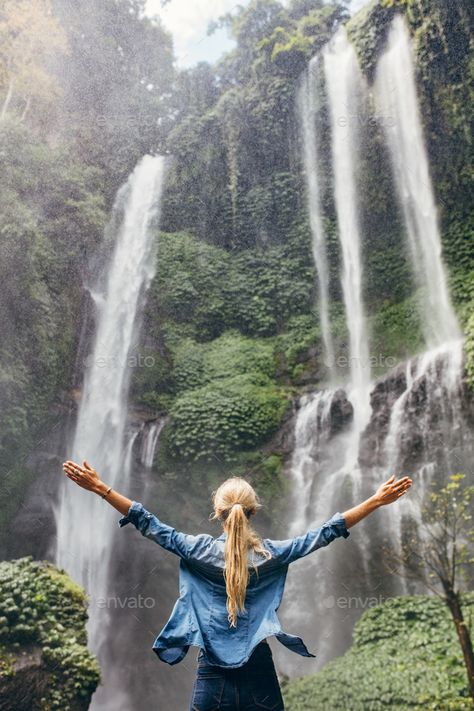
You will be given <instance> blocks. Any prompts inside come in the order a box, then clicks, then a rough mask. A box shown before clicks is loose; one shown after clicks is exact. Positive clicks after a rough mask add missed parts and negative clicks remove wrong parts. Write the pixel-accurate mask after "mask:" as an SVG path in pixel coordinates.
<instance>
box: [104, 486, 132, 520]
mask: <svg viewBox="0 0 474 711" xmlns="http://www.w3.org/2000/svg"><path fill="white" fill-rule="evenodd" d="M109 488H110V487H109V486H107V484H104V482H103V481H101V482H100V483H99V484H98V485H97V491H96V492H95V493H96V494H99V495H100V496H104V494H105V493H106V492H107V490H108V489H109ZM104 501H107V503H108V504H110V505H111V506H113V507H114V509H117V511H119V512H120V513H121V514H122V515H123V516H126V515H127V513H128V510H129V508H130V506H131V505H132V503H133V502H132V501H131V499H129V498H128V497H127V496H123V495H122V494H119V493H118V491H115V489H111V490H110V492H109V493H108V494H107V496H105V498H104Z"/></svg>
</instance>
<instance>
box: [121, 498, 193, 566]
mask: <svg viewBox="0 0 474 711" xmlns="http://www.w3.org/2000/svg"><path fill="white" fill-rule="evenodd" d="M118 523H119V526H120V527H122V526H126V525H127V524H128V523H133V525H134V526H135V528H136V529H137V530H138V531H140V533H141V534H142V536H145V538H149V539H150V540H152V541H154V542H155V543H158V545H160V546H162V547H163V548H165V549H166V550H168V551H171V553H175V554H176V555H178V556H180V557H181V558H188V557H189V555H190V553H191V552H192V550H193V548H194V546H195V544H196V541H197V539H198V536H192V535H190V534H187V533H182V532H181V531H176V529H174V528H173V527H172V526H169V525H168V524H166V523H163V521H160V519H159V518H158V517H157V516H155V515H154V514H152V513H150V511H147V510H146V508H145V507H144V506H143V505H142V504H141V503H140V502H139V501H132V504H131V506H130V508H129V509H128V511H127V514H126V516H122V518H121V519H120V520H119V522H118Z"/></svg>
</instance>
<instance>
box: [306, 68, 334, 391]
mask: <svg viewBox="0 0 474 711" xmlns="http://www.w3.org/2000/svg"><path fill="white" fill-rule="evenodd" d="M319 67H320V58H319V56H318V55H317V56H316V57H313V59H312V60H311V61H310V63H309V66H308V69H307V71H306V72H304V73H303V76H302V80H301V84H300V86H299V89H298V98H297V103H298V117H299V123H300V130H301V141H302V146H303V165H304V170H305V176H306V188H307V203H308V212H309V219H310V226H311V235H312V240H311V246H312V250H313V259H314V264H315V267H316V271H317V274H318V294H319V321H320V324H321V334H322V339H323V345H324V356H325V358H324V360H325V362H326V363H327V366H328V371H329V377H330V380H331V381H333V380H334V378H335V362H334V345H333V341H332V335H331V328H330V320H329V273H328V260H327V253H326V232H325V229H324V222H323V213H322V205H321V199H322V195H321V193H322V190H321V175H320V170H321V168H320V162H321V158H320V155H319V153H320V152H319V145H318V139H319V134H318V131H317V129H316V122H317V114H318V111H319V110H320V103H321V102H320V92H321V86H320V76H319V74H320V73H319Z"/></svg>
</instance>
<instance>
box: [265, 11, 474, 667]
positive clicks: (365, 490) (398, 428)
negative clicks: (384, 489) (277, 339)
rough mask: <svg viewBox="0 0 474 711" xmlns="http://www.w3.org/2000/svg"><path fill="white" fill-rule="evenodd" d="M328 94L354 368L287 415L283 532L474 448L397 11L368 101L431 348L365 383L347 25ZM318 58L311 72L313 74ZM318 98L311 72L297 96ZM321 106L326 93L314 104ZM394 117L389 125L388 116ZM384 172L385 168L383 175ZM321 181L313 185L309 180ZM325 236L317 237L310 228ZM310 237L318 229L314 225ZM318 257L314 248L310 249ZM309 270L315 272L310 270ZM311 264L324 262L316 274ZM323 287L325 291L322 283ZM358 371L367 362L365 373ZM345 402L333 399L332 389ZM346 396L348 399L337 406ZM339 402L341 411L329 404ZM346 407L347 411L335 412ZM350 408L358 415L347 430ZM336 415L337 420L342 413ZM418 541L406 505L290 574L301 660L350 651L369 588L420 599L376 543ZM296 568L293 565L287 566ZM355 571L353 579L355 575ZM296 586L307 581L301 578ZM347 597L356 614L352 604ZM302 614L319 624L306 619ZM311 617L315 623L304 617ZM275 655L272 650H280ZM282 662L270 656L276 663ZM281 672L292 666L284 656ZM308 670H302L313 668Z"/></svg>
mask: <svg viewBox="0 0 474 711" xmlns="http://www.w3.org/2000/svg"><path fill="white" fill-rule="evenodd" d="M322 57H323V62H324V70H325V71H324V73H325V81H326V87H325V89H326V94H327V100H328V103H329V112H330V117H331V141H332V162H333V165H332V170H333V176H334V200H335V206H336V213H337V221H338V231H339V240H340V244H341V252H342V261H343V263H342V286H343V296H344V302H345V306H346V318H347V328H348V332H349V338H350V365H351V372H350V377H349V378H348V383H347V399H345V393H344V391H343V390H341V389H340V390H338V391H336V389H335V388H333V389H332V390H331V389H329V390H323V391H319V392H316V393H313V394H309V395H304V396H302V397H301V398H300V402H299V409H298V413H297V416H296V420H295V444H294V451H293V456H292V460H291V463H290V469H291V476H292V484H293V497H292V505H291V507H290V508H291V523H290V534H291V535H298V534H300V533H303V532H304V531H305V530H308V529H309V528H310V527H313V526H316V525H320V524H321V523H322V522H323V521H324V520H326V519H327V518H328V517H329V516H330V515H331V514H333V513H334V512H335V511H336V510H340V511H343V510H344V508H349V507H351V506H353V505H355V504H356V503H357V502H358V501H359V500H361V498H365V496H369V495H371V494H372V493H373V492H374V491H375V488H376V487H377V486H378V485H379V484H380V483H381V482H382V481H384V480H385V479H387V478H388V476H390V474H392V473H394V474H396V475H397V476H402V475H404V474H410V475H411V476H412V477H413V479H414V481H415V483H416V484H417V493H418V494H419V495H420V498H421V499H422V498H423V494H425V493H426V492H427V491H428V489H429V487H430V485H431V483H432V482H433V481H435V480H437V481H440V482H441V481H445V479H446V476H447V475H448V474H449V473H454V472H455V471H463V470H467V469H468V465H469V461H470V459H471V458H472V452H473V449H474V442H473V441H472V440H473V438H472V436H471V435H470V434H469V431H470V427H469V423H468V417H469V415H468V414H467V413H466V411H465V407H464V405H463V402H464V403H465V401H466V397H465V393H464V391H463V382H462V360H463V351H462V339H461V331H460V328H459V325H458V322H457V319H456V315H455V312H454V309H453V307H452V304H451V301H450V296H449V291H448V286H447V280H446V275H445V271H444V265H443V261H442V257H441V240H440V236H439V230H438V226H437V214H436V205H435V201H434V196H433V191H432V187H431V181H430V176H429V164H428V158H427V155H426V151H425V147H424V143H423V134H422V128H421V120H420V116H419V111H418V99H417V95H416V86H415V81H414V72H413V63H412V59H411V50H410V43H409V37H408V33H407V31H406V28H405V26H404V23H403V20H402V19H401V18H399V17H396V18H395V20H394V23H393V27H392V29H391V31H390V34H389V40H388V46H387V50H386V52H385V54H384V55H383V56H382V57H381V58H380V59H379V63H378V67H377V71H376V86H375V95H376V97H377V99H378V102H379V103H380V107H381V109H382V113H383V116H384V126H385V129H386V137H387V143H388V145H389V151H390V156H391V163H392V166H391V167H392V170H393V173H394V175H395V180H396V184H397V188H398V192H399V196H400V203H401V207H402V210H403V216H404V220H405V226H406V231H407V235H408V244H409V247H410V254H411V258H412V264H413V271H414V274H415V276H416V280H417V285H418V286H419V287H421V288H420V290H419V291H420V297H421V300H422V303H423V320H424V324H425V339H426V345H427V348H428V350H427V352H426V353H424V354H420V355H418V356H415V357H413V358H412V359H411V360H410V361H408V362H407V363H406V364H404V365H403V364H402V366H401V367H398V368H395V369H394V370H393V371H391V372H389V373H387V374H386V376H384V377H383V378H381V379H380V380H379V381H378V382H375V383H371V378H370V370H369V368H368V365H369V360H370V359H369V341H368V329H367V325H366V319H365V315H364V307H363V302H362V291H361V286H362V276H363V269H362V264H361V253H360V232H359V206H358V200H357V182H356V176H355V170H354V160H355V156H357V151H358V136H357V131H356V117H357V116H358V115H359V112H360V111H361V110H362V111H363V110H365V107H363V108H362V109H361V108H360V105H361V102H360V98H361V97H362V96H363V91H364V88H363V84H362V83H361V79H360V75H359V70H358V67H357V61H356V57H355V53H354V51H353V50H352V48H351V46H350V45H349V43H348V41H347V39H346V36H345V34H344V32H343V31H339V32H338V33H337V35H336V36H335V37H334V39H333V41H332V42H331V43H330V44H329V45H328V46H327V47H326V48H325V49H324V50H323V52H322ZM318 63H319V59H318V60H312V62H311V65H312V66H314V65H315V64H316V66H318ZM304 91H306V92H307V93H308V92H310V91H314V84H313V85H310V83H309V80H308V77H307V78H306V79H305V81H304V83H303V84H302V86H301V89H300V92H304ZM320 100H322V99H321V97H320ZM317 101H318V99H317V98H316V99H315V98H314V97H310V96H307V97H306V100H304V99H303V98H302V97H301V96H300V97H299V101H298V109H299V111H306V112H308V114H309V116H308V117H306V118H305V117H300V122H301V125H302V126H303V128H304V131H306V132H307V133H308V135H305V136H304V141H303V148H304V151H305V155H304V166H305V174H306V180H307V192H308V198H309V210H310V212H311V211H313V212H316V218H317V219H316V222H315V221H314V219H313V220H312V221H311V224H312V226H313V225H314V224H318V221H320V222H321V223H322V220H323V216H322V214H321V206H320V202H319V196H320V192H319V188H318V184H317V181H318V179H320V175H319V172H318V168H317V166H315V165H313V167H312V168H311V166H310V163H311V161H317V153H316V152H315V150H314V149H313V147H312V146H318V145H319V143H318V139H317V138H316V139H315V138H311V136H310V135H309V133H310V131H312V130H313V131H314V130H317V129H318V126H317V122H316V126H315V122H314V117H312V116H311V112H312V111H314V106H315V105H316V104H317ZM388 118H390V119H391V121H388V120H387V119H388ZM388 170H390V166H389V167H388ZM315 182H316V188H315V185H314V183H315ZM319 234H321V233H319ZM313 239H314V228H313ZM313 253H314V254H315V256H316V254H317V252H314V251H313ZM317 266H318V265H317ZM318 268H320V267H318ZM328 286H329V285H328ZM364 365H365V366H367V367H365V368H364ZM341 394H342V395H341ZM341 402H343V403H345V404H344V406H343V407H341ZM338 403H339V406H337V405H338ZM341 413H345V414H344V416H343V417H342V418H341ZM351 414H352V418H353V420H355V422H354V421H352V424H351ZM338 416H339V418H338ZM407 525H408V526H409V527H410V530H412V527H413V525H414V526H415V527H416V528H417V530H418V534H419V535H420V536H423V535H424V534H423V526H422V521H421V515H420V509H419V506H418V504H417V502H415V500H414V499H413V500H412V499H411V498H410V497H407V498H406V499H405V498H404V499H403V500H401V501H400V502H397V505H396V506H393V507H387V508H386V510H385V509H384V510H383V513H380V512H378V513H377V514H374V515H373V516H372V517H371V520H370V521H364V522H362V523H361V524H360V525H359V527H358V531H357V540H356V539H354V538H353V539H352V541H351V555H350V556H348V555H347V551H346V548H345V545H341V544H339V543H335V544H333V545H332V547H330V548H329V549H328V551H326V552H324V553H323V552H322V551H321V552H319V553H318V557H317V558H316V557H315V559H314V561H311V563H310V564H307V563H305V564H302V565H301V566H300V570H301V572H300V574H299V576H296V575H295V574H294V572H293V571H292V570H290V574H289V579H288V582H289V587H290V591H289V592H290V594H289V602H288V603H286V604H284V606H283V610H282V612H283V614H284V615H286V616H287V618H288V620H287V622H288V626H290V623H291V624H292V625H293V626H294V628H296V629H295V631H296V632H297V633H298V632H301V633H304V635H305V638H306V639H307V640H308V641H309V643H310V646H312V649H313V650H314V651H316V653H317V659H316V660H315V661H314V662H313V661H311V662H309V663H307V665H306V666H307V667H308V669H307V671H316V670H317V669H318V668H320V667H321V665H322V664H324V663H325V662H326V661H327V660H328V659H329V658H331V657H333V656H335V655H337V654H338V653H341V652H342V651H344V648H347V646H348V644H349V643H350V640H348V639H347V637H346V643H345V645H344V642H343V641H342V640H343V638H344V635H346V628H347V626H348V625H349V626H351V625H350V622H354V621H355V620H356V619H357V618H358V616H359V615H360V612H361V610H360V609H358V605H359V604H360V605H361V607H362V611H363V609H364V605H365V604H366V603H365V602H364V601H366V600H367V599H370V597H369V596H370V595H371V594H373V592H374V590H378V591H379V594H380V596H381V597H380V601H383V599H386V597H387V596H391V595H398V594H404V593H417V592H426V591H427V590H426V588H424V587H423V586H422V585H421V584H420V583H417V584H415V583H413V582H408V583H407V582H406V580H400V579H399V578H398V577H397V576H394V575H385V576H384V575H383V574H382V573H381V569H382V557H383V554H381V553H380V545H381V544H380V541H381V540H383V541H384V542H385V544H388V545H389V546H392V547H393V548H394V549H395V550H398V551H399V550H400V547H401V543H402V540H403V535H404V530H405V526H407ZM296 565H297V566H298V565H300V564H299V563H298V564H296ZM351 573H352V574H351ZM302 580H303V583H302ZM336 588H338V589H339V590H340V591H341V592H342V597H341V599H342V601H343V603H344V611H343V610H341V609H337V605H335V597H334V594H332V591H333V590H335V589H336ZM350 600H355V603H356V604H355V607H354V609H350V605H348V604H347V603H348V602H349V601H350ZM308 616H310V619H311V620H313V619H314V622H315V624H316V625H317V629H314V628H313V625H308ZM313 616H314V617H313ZM277 655H278V652H277ZM278 656H279V655H278ZM279 662H280V663H281V665H282V668H284V669H285V670H286V671H287V673H291V672H292V671H295V673H297V674H300V673H301V672H300V670H298V669H296V667H293V668H292V667H291V662H290V660H286V659H284V658H283V655H282V656H281V658H279ZM310 667H311V669H310Z"/></svg>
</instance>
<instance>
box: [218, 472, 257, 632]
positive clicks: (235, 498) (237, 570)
mask: <svg viewBox="0 0 474 711" xmlns="http://www.w3.org/2000/svg"><path fill="white" fill-rule="evenodd" d="M213 500H214V514H213V515H212V516H211V518H218V519H220V520H221V521H223V522H224V526H225V529H226V532H227V537H226V541H225V545H224V580H225V585H226V592H227V603H226V607H227V612H228V620H229V624H230V626H231V627H236V626H237V615H238V613H239V612H245V606H244V605H245V595H246V592H247V585H248V582H249V569H248V551H249V548H252V549H253V550H254V551H255V552H258V553H261V554H262V555H264V556H265V557H266V558H271V553H270V552H269V551H267V550H266V549H265V548H264V547H263V544H262V541H261V538H260V536H259V535H258V534H257V533H256V532H255V531H254V530H253V528H252V527H251V525H250V523H249V518H250V515H251V514H252V513H255V512H256V511H257V509H258V508H260V506H261V504H260V503H259V502H258V500H257V495H256V493H255V491H254V490H253V488H252V487H251V485H250V484H249V483H248V482H246V481H245V479H242V478H241V477H231V478H230V479H227V481H225V482H224V483H223V484H221V486H220V487H219V489H217V491H215V492H213ZM253 566H254V568H255V570H256V571H257V568H256V566H255V563H254V564H253Z"/></svg>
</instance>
